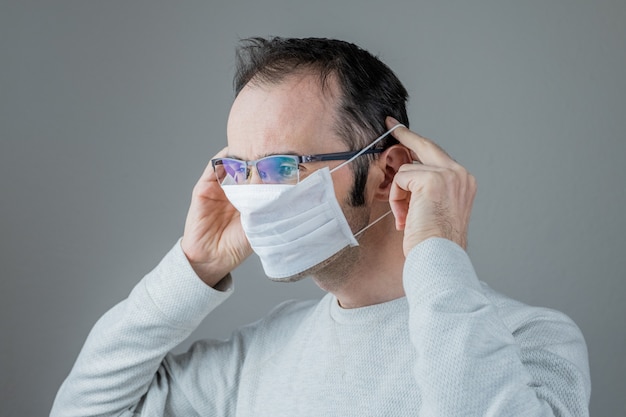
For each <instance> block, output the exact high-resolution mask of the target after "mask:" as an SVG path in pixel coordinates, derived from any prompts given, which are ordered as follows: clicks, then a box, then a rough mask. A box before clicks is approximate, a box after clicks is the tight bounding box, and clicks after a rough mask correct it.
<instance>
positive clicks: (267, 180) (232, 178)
mask: <svg viewBox="0 0 626 417" xmlns="http://www.w3.org/2000/svg"><path fill="white" fill-rule="evenodd" d="M249 165H254V166H255V167H256V170H257V172H258V174H259V178H260V180H261V181H262V182H263V183H264V184H296V183H297V182H298V177H299V176H298V160H297V159H296V158H295V157H293V156H286V155H285V156H283V155H275V156H268V157H265V158H262V159H259V160H258V161H250V162H247V163H246V162H245V161H240V160H238V159H231V158H221V159H218V160H216V161H215V163H214V165H213V166H214V168H215V174H216V176H217V179H218V181H219V182H220V184H222V185H227V184H245V183H246V182H247V181H248V178H249V177H250V168H249Z"/></svg>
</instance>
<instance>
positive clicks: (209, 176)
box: [200, 146, 228, 181]
mask: <svg viewBox="0 0 626 417" xmlns="http://www.w3.org/2000/svg"><path fill="white" fill-rule="evenodd" d="M227 154H228V146H225V147H224V148H222V150H221V151H219V152H218V153H217V154H215V156H214V157H213V158H211V159H215V158H223V157H225V156H226V155H227ZM215 180H216V178H215V172H214V171H213V164H212V163H211V161H209V163H208V165H207V166H206V167H205V168H204V172H203V173H202V175H201V176H200V181H215Z"/></svg>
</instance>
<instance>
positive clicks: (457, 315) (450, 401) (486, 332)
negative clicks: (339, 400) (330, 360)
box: [404, 239, 590, 416]
mask: <svg viewBox="0 0 626 417" xmlns="http://www.w3.org/2000/svg"><path fill="white" fill-rule="evenodd" d="M404 286H405V289H406V294H407V299H408V301H409V305H410V321H409V323H410V324H409V326H410V332H411V341H412V343H413V345H414V346H415V348H416V350H417V353H418V358H419V360H418V362H417V365H416V368H415V376H416V379H417V382H418V384H419V386H420V391H421V393H422V398H423V411H424V412H425V415H432V416H442V415H446V416H455V415H477V416H478V415H480V416H587V415H588V403H589V393H590V382H589V370H588V364H587V351H586V346H585V342H584V340H583V337H582V335H581V333H580V331H579V330H578V328H577V327H576V326H575V325H574V324H573V323H572V322H571V321H570V320H569V319H567V318H566V317H565V316H563V315H561V314H559V313H556V312H554V311H551V310H545V309H531V308H530V307H527V306H523V305H521V303H515V305H512V306H508V307H507V306H502V307H499V306H496V305H495V304H494V302H493V300H492V299H491V297H488V296H487V294H486V292H485V291H484V290H483V288H482V287H481V285H480V284H479V282H478V279H477V278H476V275H475V273H474V270H473V268H472V265H471V263H470V260H469V258H468V256H467V254H466V253H465V251H464V250H462V249H461V248H460V247H459V246H457V245H456V244H454V243H453V242H450V241H449V240H445V239H429V240H426V241H424V242H422V243H421V244H420V245H418V246H416V247H415V248H414V249H413V250H412V251H411V253H410V254H409V256H408V258H407V261H406V264H405V270H404ZM510 304H513V302H512V301H511V302H510ZM529 311H530V312H531V313H529ZM503 312H504V313H506V316H508V317H503V316H504V314H503ZM511 327H515V329H513V330H512V329H511Z"/></svg>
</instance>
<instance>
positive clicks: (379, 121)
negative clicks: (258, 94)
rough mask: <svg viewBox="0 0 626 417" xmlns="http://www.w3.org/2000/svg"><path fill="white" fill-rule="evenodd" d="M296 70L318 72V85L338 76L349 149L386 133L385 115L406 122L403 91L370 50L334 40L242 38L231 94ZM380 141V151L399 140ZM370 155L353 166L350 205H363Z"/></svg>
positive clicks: (341, 130) (342, 133) (340, 131)
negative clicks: (251, 83) (249, 84)
mask: <svg viewBox="0 0 626 417" xmlns="http://www.w3.org/2000/svg"><path fill="white" fill-rule="evenodd" d="M301 70H304V71H313V72H314V73H315V72H317V73H318V74H319V77H320V83H321V88H322V89H324V88H325V87H326V85H327V83H328V79H329V77H333V78H335V79H336V80H337V83H338V86H339V89H340V93H341V97H340V103H339V104H340V105H339V114H338V117H339V121H340V123H338V125H337V133H338V135H339V136H340V137H341V138H342V139H343V140H344V142H345V143H346V144H347V145H348V146H349V149H350V150H359V149H361V148H364V147H365V146H367V145H369V144H370V143H371V142H372V141H373V140H374V139H375V138H377V137H378V136H380V135H381V134H382V133H383V132H385V131H386V130H387V128H386V126H385V118H386V117H387V116H393V117H394V118H396V119H397V120H398V121H400V122H401V123H403V124H404V125H406V126H407V127H408V126H409V119H408V116H407V113H406V101H407V99H408V93H407V91H406V89H405V88H404V86H403V85H402V83H401V82H400V80H398V77H396V75H395V74H394V73H393V71H391V69H390V68H389V67H388V66H387V65H385V64H384V63H383V62H381V61H380V60H379V59H378V58H376V57H375V56H373V55H372V54H370V53H369V52H367V51H365V50H363V49H361V48H359V47H358V46H356V45H354V44H352V43H349V42H344V41H340V40H335V39H324V38H304V39H297V38H280V37H273V38H269V39H264V38H249V39H244V40H242V41H241V43H240V45H239V47H238V49H237V64H236V69H235V77H234V79H233V85H234V88H235V94H239V92H240V91H241V90H242V88H243V87H244V86H245V85H246V84H248V83H249V82H251V81H254V82H260V83H278V82H280V81H281V80H283V79H284V78H285V77H286V76H288V75H291V74H293V73H295V72H297V71H301ZM381 142H382V145H381V146H380V147H382V148H383V149H385V148H387V147H389V146H391V145H393V144H395V143H398V142H397V140H395V139H394V138H393V137H392V136H391V135H389V136H388V137H387V138H385V139H384V140H382V141H381ZM377 147H378V146H377ZM373 158H375V156H374V155H368V156H363V157H359V158H357V159H356V160H355V161H354V164H352V167H353V170H354V173H355V182H354V186H353V189H352V192H351V197H350V204H352V205H353V206H360V205H363V204H365V196H364V189H365V183H366V181H367V173H368V169H369V164H370V162H371V161H372V160H373Z"/></svg>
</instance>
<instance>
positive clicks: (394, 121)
mask: <svg viewBox="0 0 626 417" xmlns="http://www.w3.org/2000/svg"><path fill="white" fill-rule="evenodd" d="M387 123H391V124H392V125H398V124H400V122H399V121H397V120H396V119H394V118H393V117H391V116H387Z"/></svg>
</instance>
